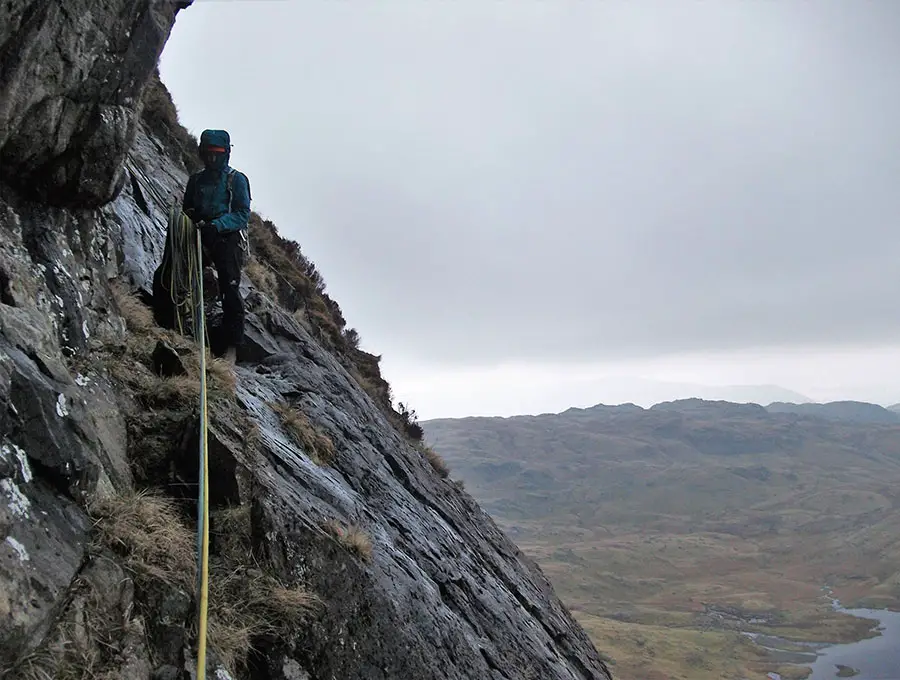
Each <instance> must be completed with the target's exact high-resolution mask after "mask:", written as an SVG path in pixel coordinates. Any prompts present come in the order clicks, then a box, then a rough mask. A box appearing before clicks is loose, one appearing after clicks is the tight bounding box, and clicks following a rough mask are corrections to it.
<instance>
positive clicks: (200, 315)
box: [162, 208, 209, 680]
mask: <svg viewBox="0 0 900 680" xmlns="http://www.w3.org/2000/svg"><path fill="white" fill-rule="evenodd" d="M162 266H163V271H162V281H163V286H164V287H166V288H167V290H168V292H169V296H170V299H171V301H172V304H173V305H174V306H175V317H176V319H177V323H178V330H179V332H180V333H182V334H183V333H184V328H185V325H186V324H187V321H188V320H190V322H191V326H192V330H193V335H194V340H195V341H196V342H197V344H198V345H199V346H200V471H199V493H198V498H197V565H198V570H197V593H198V596H197V604H198V607H197V622H198V633H197V680H205V678H206V633H207V610H208V599H209V464H208V445H207V431H208V420H207V418H208V416H207V408H206V403H207V401H206V341H207V332H206V314H205V310H204V308H203V244H202V241H201V238H200V230H199V229H197V228H196V226H194V223H193V222H192V221H191V220H190V218H189V217H188V216H187V215H185V214H184V213H183V212H181V210H178V209H175V208H173V209H172V211H171V213H170V214H169V228H168V231H167V233H166V248H165V252H164V254H163V262H162Z"/></svg>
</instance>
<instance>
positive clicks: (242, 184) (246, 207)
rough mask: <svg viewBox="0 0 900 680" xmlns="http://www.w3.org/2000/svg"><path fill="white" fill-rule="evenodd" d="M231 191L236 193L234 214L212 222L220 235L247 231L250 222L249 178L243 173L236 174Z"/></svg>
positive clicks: (232, 207) (231, 213) (232, 206)
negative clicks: (242, 230)
mask: <svg viewBox="0 0 900 680" xmlns="http://www.w3.org/2000/svg"><path fill="white" fill-rule="evenodd" d="M231 189H232V191H233V192H234V197H233V199H232V203H231V209H232V212H230V213H226V214H224V215H222V216H221V217H217V218H216V219H214V220H212V223H213V224H214V225H215V227H216V229H217V230H218V231H219V233H228V232H232V231H239V230H241V229H245V228H246V227H247V223H248V222H249V221H250V181H249V180H248V179H247V176H246V175H244V173H242V172H238V173H236V174H235V176H234V185H233V186H232V188H231Z"/></svg>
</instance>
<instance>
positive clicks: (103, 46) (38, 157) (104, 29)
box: [0, 0, 190, 206]
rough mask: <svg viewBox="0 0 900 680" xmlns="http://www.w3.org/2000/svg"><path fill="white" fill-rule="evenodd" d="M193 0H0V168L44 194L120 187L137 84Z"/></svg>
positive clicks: (77, 197) (82, 197) (75, 200)
mask: <svg viewBox="0 0 900 680" xmlns="http://www.w3.org/2000/svg"><path fill="white" fill-rule="evenodd" d="M187 4H190V3H178V2H158V1H156V0H66V2H57V1H56V0H8V1H7V2H3V3H0V92H2V95H3V96H2V98H0V169H2V170H0V172H2V176H3V179H4V180H5V181H7V182H9V183H13V184H15V185H16V186H18V187H19V188H20V189H22V190H24V191H27V192H29V193H30V194H31V195H33V196H35V197H38V198H40V200H42V201H44V202H46V203H52V204H55V205H70V206H98V205H100V204H102V203H104V202H106V201H107V200H109V199H110V198H112V196H113V195H114V194H115V193H116V191H117V190H118V189H120V188H121V180H122V161H123V160H124V158H125V156H126V154H127V153H128V149H129V147H130V146H131V142H132V140H133V137H134V131H135V124H136V121H137V116H138V114H139V111H140V101H141V92H142V90H143V88H144V85H145V83H146V82H147V79H148V77H149V76H150V74H151V73H152V71H153V69H154V67H155V66H156V62H157V60H158V58H159V55H160V53H161V51H162V48H163V45H165V42H166V39H167V38H168V36H169V31H170V30H171V28H172V24H173V22H174V19H175V13H176V12H177V11H178V9H179V7H180V6H182V5H187Z"/></svg>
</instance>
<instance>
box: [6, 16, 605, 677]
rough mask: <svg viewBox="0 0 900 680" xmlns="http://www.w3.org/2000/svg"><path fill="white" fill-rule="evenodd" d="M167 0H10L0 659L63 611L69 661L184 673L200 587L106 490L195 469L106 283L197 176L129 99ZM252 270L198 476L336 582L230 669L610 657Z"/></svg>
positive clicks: (149, 260) (143, 280) (275, 560)
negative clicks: (129, 549)
mask: <svg viewBox="0 0 900 680" xmlns="http://www.w3.org/2000/svg"><path fill="white" fill-rule="evenodd" d="M179 4H182V5H183V4H188V3H169V2H153V1H151V0H133V1H131V2H128V1H126V0H106V1H103V2H92V3H88V2H83V3H82V2H76V1H74V0H73V2H67V3H58V2H50V1H49V0H46V1H45V0H33V1H32V2H24V1H22V2H18V1H16V0H13V1H12V2H3V3H0V43H2V45H3V47H2V53H0V102H2V104H0V149H2V152H0V153H2V156H0V167H2V168H3V170H2V172H3V181H4V182H6V183H5V184H3V183H0V542H2V548H0V579H2V581H0V582H2V584H3V587H2V588H0V675H2V672H3V671H4V670H10V672H11V675H10V677H16V674H17V673H24V671H25V670H27V669H28V668H32V669H33V668H35V667H40V668H44V669H46V668H49V667H50V666H41V664H58V663H59V658H61V657H59V655H60V654H62V652H60V651H59V649H60V648H59V645H58V644H57V642H58V640H59V639H62V638H61V637H60V636H62V635H63V633H62V632H65V636H64V637H65V639H66V640H68V641H69V642H70V643H72V644H74V645H75V646H76V647H77V648H78V649H80V650H81V652H80V654H81V656H79V657H78V659H75V660H74V661H73V660H72V658H71V655H70V656H67V657H65V658H66V659H67V661H66V663H70V664H76V665H77V663H83V664H85V667H87V665H88V662H91V663H93V664H94V665H93V666H91V667H92V668H99V667H101V666H102V667H103V668H106V669H107V670H109V672H110V673H111V675H110V676H109V677H127V678H151V677H153V678H164V677H165V678H175V679H178V680H185V679H186V678H188V677H190V674H189V671H190V669H191V668H192V665H191V664H192V659H193V657H192V653H193V652H192V650H194V649H195V648H196V647H195V643H196V641H195V640H194V639H193V635H194V632H193V618H192V617H193V612H194V602H193V594H192V592H190V589H189V588H186V587H183V585H179V582H178V581H177V579H176V580H174V581H173V580H172V579H169V580H168V581H167V580H166V579H165V578H157V579H156V580H154V578H149V580H148V577H147V575H146V573H144V574H143V576H142V575H141V572H140V571H139V570H138V569H137V568H136V567H135V565H134V560H135V559H136V557H135V555H136V553H128V554H126V553H125V552H121V551H120V552H117V551H116V550H115V549H114V548H115V547H116V544H115V542H114V541H113V542H112V543H110V542H107V543H106V544H103V545H99V544H98V540H99V539H98V537H97V535H96V532H97V530H96V529H94V526H95V523H94V518H93V514H92V513H93V510H92V508H94V507H95V506H96V504H97V503H98V502H101V501H104V499H116V498H122V497H129V494H131V493H132V491H133V490H134V488H135V487H136V486H145V485H147V484H151V483H155V484H156V485H157V486H159V487H160V488H162V489H163V490H164V491H165V492H166V493H171V494H176V495H177V493H181V495H182V496H186V497H188V498H190V497H191V496H192V495H194V494H195V487H191V486H190V484H191V483H192V481H193V482H195V481H196V472H195V470H196V454H195V453H193V452H194V451H196V441H195V439H196V434H195V430H196V423H197V420H196V414H195V413H194V411H193V406H192V402H191V400H187V401H186V403H185V404H182V405H181V406H177V407H176V406H173V405H172V403H174V401H175V400H174V398H173V400H170V401H171V403H170V401H166V399H167V397H165V395H164V394H163V391H164V389H169V388H168V387H166V386H167V385H169V384H170V383H166V382H165V381H163V380H162V379H158V380H159V382H158V383H154V385H156V387H157V388H158V393H154V392H152V391H151V392H150V393H148V394H147V395H144V397H143V398H142V399H143V400H141V398H137V397H136V396H135V393H134V391H133V390H130V389H129V388H128V387H127V385H128V381H129V379H130V378H131V377H133V376H132V375H131V374H134V373H136V372H137V371H138V369H139V368H140V367H139V366H138V365H137V363H133V365H132V364H128V363H127V362H128V361H131V359H128V357H129V356H131V355H130V354H128V352H129V351H132V350H130V349H128V348H129V347H132V345H133V344H134V342H135V337H136V336H135V333H136V330H135V329H136V328H137V326H138V325H139V324H138V325H136V324H134V323H132V322H131V321H129V325H126V323H125V321H124V320H123V313H125V310H124V308H123V307H122V306H121V299H120V298H119V297H117V296H116V295H114V294H113V291H112V288H111V284H122V285H125V286H126V287H128V288H130V289H132V290H136V291H138V292H140V291H143V292H149V291H150V288H151V279H152V273H153V270H154V268H155V266H156V265H157V263H158V262H159V258H160V255H161V253H162V243H163V239H164V233H165V224H166V216H167V211H168V209H169V207H170V206H171V205H172V203H173V201H177V200H178V199H179V197H180V193H181V189H182V187H183V186H184V183H185V181H186V176H185V174H184V171H183V170H179V167H181V166H180V165H179V164H178V163H175V162H173V161H172V159H170V158H168V157H167V156H166V154H165V153H164V152H163V146H162V144H160V143H159V142H158V140H156V139H155V138H154V137H153V136H152V134H151V133H150V132H149V129H148V128H146V127H145V126H144V125H143V123H142V122H141V121H140V120H139V118H138V117H137V116H138V113H137V112H138V111H139V104H138V102H139V99H140V95H141V91H142V88H143V87H144V86H145V85H146V81H147V78H148V77H149V75H150V74H151V72H152V70H153V67H154V65H155V61H156V58H157V56H158V54H159V52H160V51H161V49H162V46H163V44H164V42H165V39H166V37H167V35H168V33H169V30H170V28H171V26H172V22H173V21H174V14H175V11H176V9H177V7H178V5H179ZM113 196H115V197H114V198H113ZM110 199H112V200H110ZM242 288H243V290H244V292H245V294H246V296H247V311H248V333H247V338H248V339H247V346H246V348H245V349H244V351H243V352H242V354H241V356H240V357H239V359H240V364H239V365H238V366H237V368H236V369H235V371H234V377H235V382H236V385H235V386H234V389H233V391H232V392H230V393H228V395H226V396H224V397H221V398H219V399H218V401H215V403H214V404H213V406H212V408H211V421H210V457H211V462H210V465H211V470H210V475H211V498H210V502H211V505H212V506H213V510H214V511H218V510H222V509H226V508H230V509H235V508H237V509H238V510H240V509H246V510H247V511H248V514H249V517H250V530H249V537H250V539H251V542H252V546H250V547H249V548H248V550H252V554H253V556H254V557H253V559H252V560H251V559H250V558H249V557H248V559H247V562H248V563H247V564H246V565H244V566H242V567H241V569H246V570H252V569H255V568H256V567H255V566H254V565H255V564H256V563H257V562H258V561H265V563H266V564H267V565H270V567H271V568H272V569H274V570H275V572H276V574H275V575H276V576H277V578H278V579H279V580H280V582H282V583H285V584H303V586H304V587H305V588H308V589H309V590H310V591H311V592H313V593H315V594H316V595H317V596H318V597H319V598H320V599H321V601H322V603H323V607H321V608H320V609H318V610H317V611H316V614H315V615H314V616H311V617H309V618H308V619H307V620H306V621H305V623H303V624H302V625H296V626H294V627H293V628H292V629H291V631H290V633H291V634H290V636H289V637H288V638H279V639H274V638H272V637H271V636H267V635H266V634H262V633H261V634H259V635H257V636H256V637H255V638H254V639H253V640H252V642H253V645H254V646H255V647H256V651H255V652H253V653H252V654H251V658H250V659H249V661H248V663H247V664H244V665H240V666H239V668H238V671H232V673H233V675H232V676H233V677H248V678H250V677H252V678H253V679H254V680H260V679H264V678H272V679H283V680H287V679H299V678H307V679H314V680H326V679H328V680H330V679H332V678H342V679H346V680H356V679H358V680H378V679H379V678H419V679H422V680H428V679H435V680H438V679H441V680H443V679H448V680H449V679H460V680H462V679H464V678H465V679H473V680H474V679H477V680H486V679H497V680H500V679H501V678H502V679H507V680H519V679H529V678H530V679H535V680H536V679H538V678H540V679H541V680H544V679H547V680H553V679H559V680H588V679H602V678H609V677H610V675H609V674H608V671H607V669H606V667H605V665H604V663H603V661H602V660H601V658H600V656H599V654H598V653H597V651H596V650H595V649H594V647H593V646H592V644H591V643H590V641H589V639H588V638H587V636H586V634H585V633H584V631H583V630H582V629H581V628H580V627H579V626H578V625H577V623H576V622H575V621H574V620H573V618H572V617H571V615H570V614H569V612H568V611H567V610H566V609H565V607H564V606H563V605H562V604H561V602H560V601H559V600H558V598H557V597H556V595H555V594H554V592H553V590H552V588H551V586H550V584H549V582H548V581H547V579H546V578H545V577H544V576H543V574H542V573H541V571H540V569H539V568H538V567H537V566H536V565H535V564H534V563H533V562H531V561H530V560H528V559H527V558H525V557H524V556H523V555H522V554H521V553H520V551H519V550H518V549H517V547H516V546H515V545H514V544H513V543H512V542H511V541H510V540H509V539H508V538H507V537H506V536H505V535H504V534H503V533H502V532H501V531H500V530H498V528H497V526H496V525H495V523H494V522H493V521H492V520H491V518H490V517H489V516H488V515H487V514H485V513H484V512H483V511H482V510H481V509H480V508H479V507H478V505H477V504H476V503H475V502H474V501H473V500H472V498H471V497H470V496H468V495H467V494H466V493H465V492H463V491H462V490H461V488H460V487H459V485H457V484H456V483H454V482H453V481H452V480H450V479H447V478H445V477H442V476H441V475H440V474H438V473H437V472H436V471H435V469H434V467H433V466H432V465H431V464H429V461H428V460H427V458H426V457H425V456H424V455H423V452H422V451H421V450H420V449H419V448H417V447H416V446H414V445H413V444H412V443H410V441H408V440H407V439H406V438H404V437H403V436H402V435H401V434H400V433H399V432H398V430H397V429H396V428H395V426H394V425H393V424H392V423H391V422H390V421H389V420H388V418H387V417H386V416H385V415H384V413H383V412H382V410H380V409H379V408H378V407H377V406H376V404H375V403H374V402H373V400H372V399H371V398H370V397H369V395H368V394H367V393H366V392H365V391H364V390H363V389H362V388H361V387H360V383H359V380H358V379H357V377H355V376H354V375H352V373H351V372H349V371H348V370H347V368H346V365H345V363H342V362H341V361H340V360H339V357H337V356H335V355H334V354H333V353H332V352H331V351H329V350H326V349H325V348H324V347H323V346H322V344H320V341H319V340H317V339H316V338H314V337H313V336H312V335H311V334H310V332H309V329H308V327H307V326H305V325H304V324H303V323H302V322H301V321H300V320H298V319H297V318H295V315H292V314H289V313H287V312H286V311H285V310H283V309H282V308H280V307H279V305H278V304H276V303H275V302H274V301H273V300H272V299H270V298H269V297H268V296H267V295H266V294H265V293H264V292H263V291H260V290H257V289H256V288H255V287H254V286H253V285H252V284H250V282H249V280H245V281H244V283H243V286H242ZM136 304H139V303H136ZM145 312H146V310H145ZM211 317H214V314H211ZM145 330H146V329H145ZM132 349H133V347H132ZM179 351H180V350H179V347H174V346H169V345H166V344H161V343H156V344H153V345H151V346H150V347H149V349H148V351H147V361H146V363H147V364H148V365H156V366H160V367H161V366H168V367H169V368H168V369H166V372H168V373H170V374H179V373H183V372H184V371H187V370H188V369H187V368H185V366H187V365H188V363H189V362H187V360H185V361H184V362H183V363H182V362H181V360H180V359H179V357H178V356H177V355H178V352H179ZM151 354H152V355H153V356H150V355H151ZM116 362H118V363H116ZM113 363H116V366H118V370H117V369H116V368H115V367H114V366H113ZM129 366H132V368H128V367H129ZM173 366H174V367H175V368H172V367H173ZM122 367H125V370H122ZM141 370H145V371H146V370H147V369H141ZM148 375H151V377H152V373H149V372H148ZM177 377H182V378H183V377H184V376H177V375H176V378H177ZM154 380H156V378H154ZM155 389H156V388H155ZM286 406H289V407H290V408H292V409H294V410H296V411H300V412H302V413H303V414H305V415H304V417H305V418H306V422H307V423H308V425H309V426H310V427H312V428H315V430H316V431H317V432H318V433H319V435H318V436H319V437H320V439H319V440H309V441H323V440H327V441H329V442H330V447H331V449H330V451H329V460H328V462H327V463H323V462H322V461H321V460H319V461H318V463H317V462H316V461H317V455H316V452H315V450H314V446H316V445H314V444H310V443H309V441H307V440H304V439H302V438H301V439H299V440H298V438H297V436H295V435H292V433H291V430H290V428H289V427H288V422H287V421H286V420H285V418H284V415H283V413H284V408H285V407H286ZM251 430H252V431H253V432H251ZM323 438H324V439H323ZM153 446H156V447H157V448H156V449H154V450H155V451H157V453H159V451H162V453H161V454H159V456H161V457H158V458H157V459H151V457H150V454H149V453H148V452H149V451H150V450H151V449H152V447H153ZM191 475H194V477H193V478H192V477H191ZM172 480H175V481H174V482H173V481H172ZM176 489H181V491H180V492H176V491H175V490H176ZM185 489H187V490H186V491H185ZM188 510H190V508H188ZM185 518H186V519H185V523H189V522H190V518H191V514H190V512H187V513H186V514H185ZM118 519H120V520H122V518H121V517H119V518H118ZM155 519H156V518H154V517H153V516H149V517H145V518H143V519H142V520H141V523H138V524H137V525H136V526H138V528H139V529H141V528H142V527H143V526H146V530H147V532H150V531H151V530H154V527H153V526H152V525H153V524H154V521H155ZM216 521H217V520H214V522H213V529H214V530H215V529H216ZM190 526H191V527H193V524H191V525H190ZM335 527H341V528H335ZM351 527H356V530H357V531H358V532H359V533H358V534H356V535H358V536H363V537H365V540H364V541H362V544H363V545H365V544H369V545H370V546H371V555H370V556H369V555H368V549H367V548H357V549H355V550H354V549H353V544H352V543H351V542H348V540H347V539H346V537H347V535H348V534H349V532H350V530H351ZM226 533H227V532H226ZM148 535H149V534H148ZM216 536H218V538H216V537H215V536H214V539H213V540H214V543H216V544H215V545H214V546H213V550H214V551H218V550H220V549H221V546H220V545H218V543H219V542H221V541H225V540H227V538H223V537H222V536H223V534H221V533H219V534H216ZM172 545H173V546H174V543H173V544H172ZM165 547H166V548H169V547H170V546H165ZM154 548H155V549H157V550H158V549H159V546H153V545H145V546H143V549H144V550H145V551H152V550H153V549H154ZM172 550H174V548H172ZM163 552H164V553H165V550H163ZM248 555H249V553H248ZM151 576H153V574H152V573H151ZM182 576H184V575H183V574H182ZM255 581H259V579H258V578H256V577H253V578H251V580H250V581H248V583H253V582H255ZM215 585H218V584H215ZM217 592H219V591H217V590H215V588H214V589H213V591H212V593H213V595H212V601H211V608H215V607H216V606H217V605H218V604H221V600H222V596H219V600H220V601H219V602H216V601H215V600H216V597H217V596H216V593H217ZM113 623H114V624H115V625H111V624H113ZM101 624H104V625H101ZM61 631H62V632H61ZM110 650H113V651H114V653H111V652H110ZM212 652H213V653H212V658H213V659H214V661H216V662H217V663H219V662H221V663H222V664H225V660H224V659H225V655H224V653H222V654H220V653H219V650H217V649H215V648H214V649H213V650H212ZM54 655H56V656H54ZM58 657H59V658H58ZM54 668H55V667H54ZM70 670H71V669H70ZM211 670H212V667H211ZM44 672H46V670H45V671H44ZM51 676H52V675H51ZM35 677H43V676H40V675H36V676H35ZM66 677H69V676H66ZM216 677H228V674H227V673H225V671H224V670H221V669H220V671H219V672H218V673H217V674H216Z"/></svg>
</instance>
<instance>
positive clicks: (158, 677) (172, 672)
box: [150, 664, 183, 680]
mask: <svg viewBox="0 0 900 680" xmlns="http://www.w3.org/2000/svg"><path fill="white" fill-rule="evenodd" d="M182 675H183V671H181V670H179V669H178V667H177V666H172V665H170V664H165V665H163V666H160V667H159V668H156V669H154V671H153V673H151V674H150V680H181V678H182Z"/></svg>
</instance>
